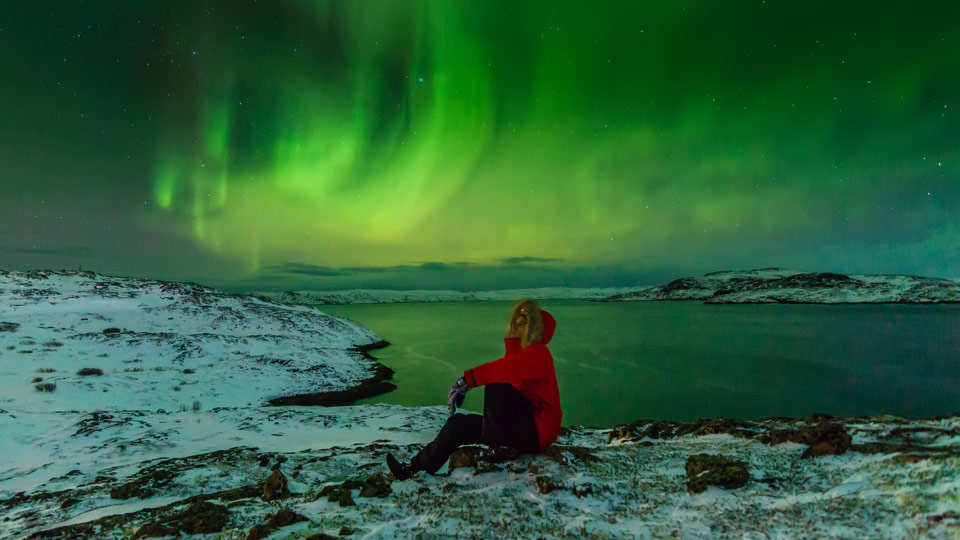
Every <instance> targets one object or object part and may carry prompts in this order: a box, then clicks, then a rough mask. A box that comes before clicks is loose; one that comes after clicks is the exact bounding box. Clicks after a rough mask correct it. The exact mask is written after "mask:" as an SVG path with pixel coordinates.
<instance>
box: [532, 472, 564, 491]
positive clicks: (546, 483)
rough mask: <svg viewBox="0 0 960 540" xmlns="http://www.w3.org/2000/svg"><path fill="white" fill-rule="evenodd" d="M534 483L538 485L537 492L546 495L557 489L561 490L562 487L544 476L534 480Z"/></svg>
mask: <svg viewBox="0 0 960 540" xmlns="http://www.w3.org/2000/svg"><path fill="white" fill-rule="evenodd" d="M534 483H535V484H536V485H537V491H539V492H540V493H542V494H544V495H546V494H547V493H550V492H551V491H554V490H556V489H560V486H558V485H557V484H556V483H554V481H553V480H552V479H550V477H548V476H543V475H541V476H538V477H537V478H536V479H535V480H534Z"/></svg>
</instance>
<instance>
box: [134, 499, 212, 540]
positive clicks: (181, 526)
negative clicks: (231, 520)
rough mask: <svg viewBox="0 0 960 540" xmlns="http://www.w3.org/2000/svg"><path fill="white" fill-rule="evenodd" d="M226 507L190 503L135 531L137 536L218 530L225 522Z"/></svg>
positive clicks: (207, 503)
mask: <svg viewBox="0 0 960 540" xmlns="http://www.w3.org/2000/svg"><path fill="white" fill-rule="evenodd" d="M227 516H228V512H227V509H226V507H223V506H220V505H219V504H213V503H211V502H207V501H203V502H198V503H192V504H191V505H190V506H188V507H187V508H186V509H184V510H182V511H180V512H177V513H174V514H169V515H166V516H163V517H161V518H160V519H159V520H158V521H155V522H153V523H148V524H147V525H144V526H143V527H140V529H139V530H138V531H137V534H136V537H137V538H144V537H157V536H169V535H176V534H177V532H178V531H179V532H182V533H186V534H210V533H215V532H220V531H221V530H222V529H223V526H224V525H226V524H227Z"/></svg>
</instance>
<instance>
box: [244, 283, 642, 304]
mask: <svg viewBox="0 0 960 540" xmlns="http://www.w3.org/2000/svg"><path fill="white" fill-rule="evenodd" d="M643 288H644V287H606V288H592V289H578V288H571V287H540V288H535V289H505V290H501V291H473V292H462V291H442V290H409V291H395V290H388V289H350V290H345V291H284V292H262V293H256V294H257V295H259V296H263V297H265V298H268V299H271V300H275V301H277V302H284V303H288V304H304V305H319V304H398V303H420V302H475V301H491V300H519V299H521V298H536V299H538V300H557V299H601V298H608V297H610V296H612V295H617V294H627V293H631V292H635V291H638V290H641V289H643Z"/></svg>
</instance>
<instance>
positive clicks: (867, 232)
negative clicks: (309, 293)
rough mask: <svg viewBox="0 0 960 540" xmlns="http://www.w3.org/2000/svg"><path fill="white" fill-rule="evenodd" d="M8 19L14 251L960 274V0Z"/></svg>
mask: <svg viewBox="0 0 960 540" xmlns="http://www.w3.org/2000/svg"><path fill="white" fill-rule="evenodd" d="M41 4H42V5H41ZM0 16H2V19H0V45H2V52H0V58H2V60H3V66H4V72H5V73H6V74H7V77H6V78H5V80H4V81H3V82H2V83H0V95H2V97H3V103H4V104H5V105H4V109H5V112H4V117H5V120H4V121H3V123H2V127H0V143H2V147H3V148H2V150H0V167H2V169H0V174H2V180H0V183H2V187H3V188H4V191H5V192H6V193H7V194H8V195H11V196H8V197H4V199H3V201H2V202H0V212H2V217H0V246H3V247H2V248H0V257H2V259H0V267H4V268H18V267H19V268H35V267H76V266H83V267H85V268H91V269H97V270H99V271H103V272H108V273H111V272H112V273H128V274H137V275H146V276H150V277H160V278H168V279H190V280H195V281H201V282H207V283H211V284H215V285H220V286H225V287H227V288H235V289H256V288H310V287H315V288H341V287H346V286H392V287H418V288H448V287H452V288H459V289H464V290H469V289H481V288H498V287H512V286H546V285H575V286H585V285H634V284H641V283H652V282H657V281H658V280H663V279H670V278H673V277H679V276H680V275H690V274H694V273H701V272H705V271H711V270H720V269H726V268H753V267H760V266H770V265H774V266H782V267H790V268H798V269H802V270H821V271H844V272H860V273H872V272H902V273H912V274H925V275H935V276H942V277H956V276H960V249H958V248H960V227H958V226H957V225H956V221H957V219H956V218H957V216H956V209H957V207H958V203H960V185H958V182H957V179H958V172H960V161H958V157H960V156H958V148H960V129H958V122H957V120H956V118H955V114H956V113H955V109H956V108H958V107H960V100H958V99H956V98H957V97H960V34H958V32H956V21H957V20H960V4H957V3H955V2H909V1H889V2H879V3H875V4H871V5H869V6H868V5H866V4H863V3H860V2H840V3H837V2H813V1H808V2H790V1H766V2H764V1H760V0H757V1H749V2H747V1H736V2H719V1H712V2H703V1H700V2H698V1H687V2H675V1H662V2H616V3H614V2H601V3H593V4H589V3H582V2H453V1H419V2H418V1H404V2H400V1H377V2H372V1H336V2H332V1H314V2H307V1H298V2H293V1H286V2H255V1H231V2H211V3H204V5H203V6H199V5H195V3H192V2H164V3H159V4H157V5H152V6H148V5H146V4H143V3H139V2H119V1H114V2H65V1H64V2H53V3H51V4H44V3H34V2H10V3H4V5H3V7H0ZM424 270H427V271H424Z"/></svg>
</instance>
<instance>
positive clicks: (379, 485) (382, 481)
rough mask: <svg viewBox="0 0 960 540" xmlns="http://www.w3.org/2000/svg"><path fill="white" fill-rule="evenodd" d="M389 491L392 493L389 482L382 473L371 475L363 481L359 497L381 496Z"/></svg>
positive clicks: (388, 493) (384, 495)
mask: <svg viewBox="0 0 960 540" xmlns="http://www.w3.org/2000/svg"><path fill="white" fill-rule="evenodd" d="M391 493H393V490H392V489H391V488H390V483H389V482H387V479H386V478H385V477H384V475H383V473H376V474H373V475H371V476H370V477H369V478H367V479H366V480H365V481H364V482H363V487H362V488H360V496H361V497H380V498H383V497H386V496H387V495H390V494H391Z"/></svg>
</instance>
